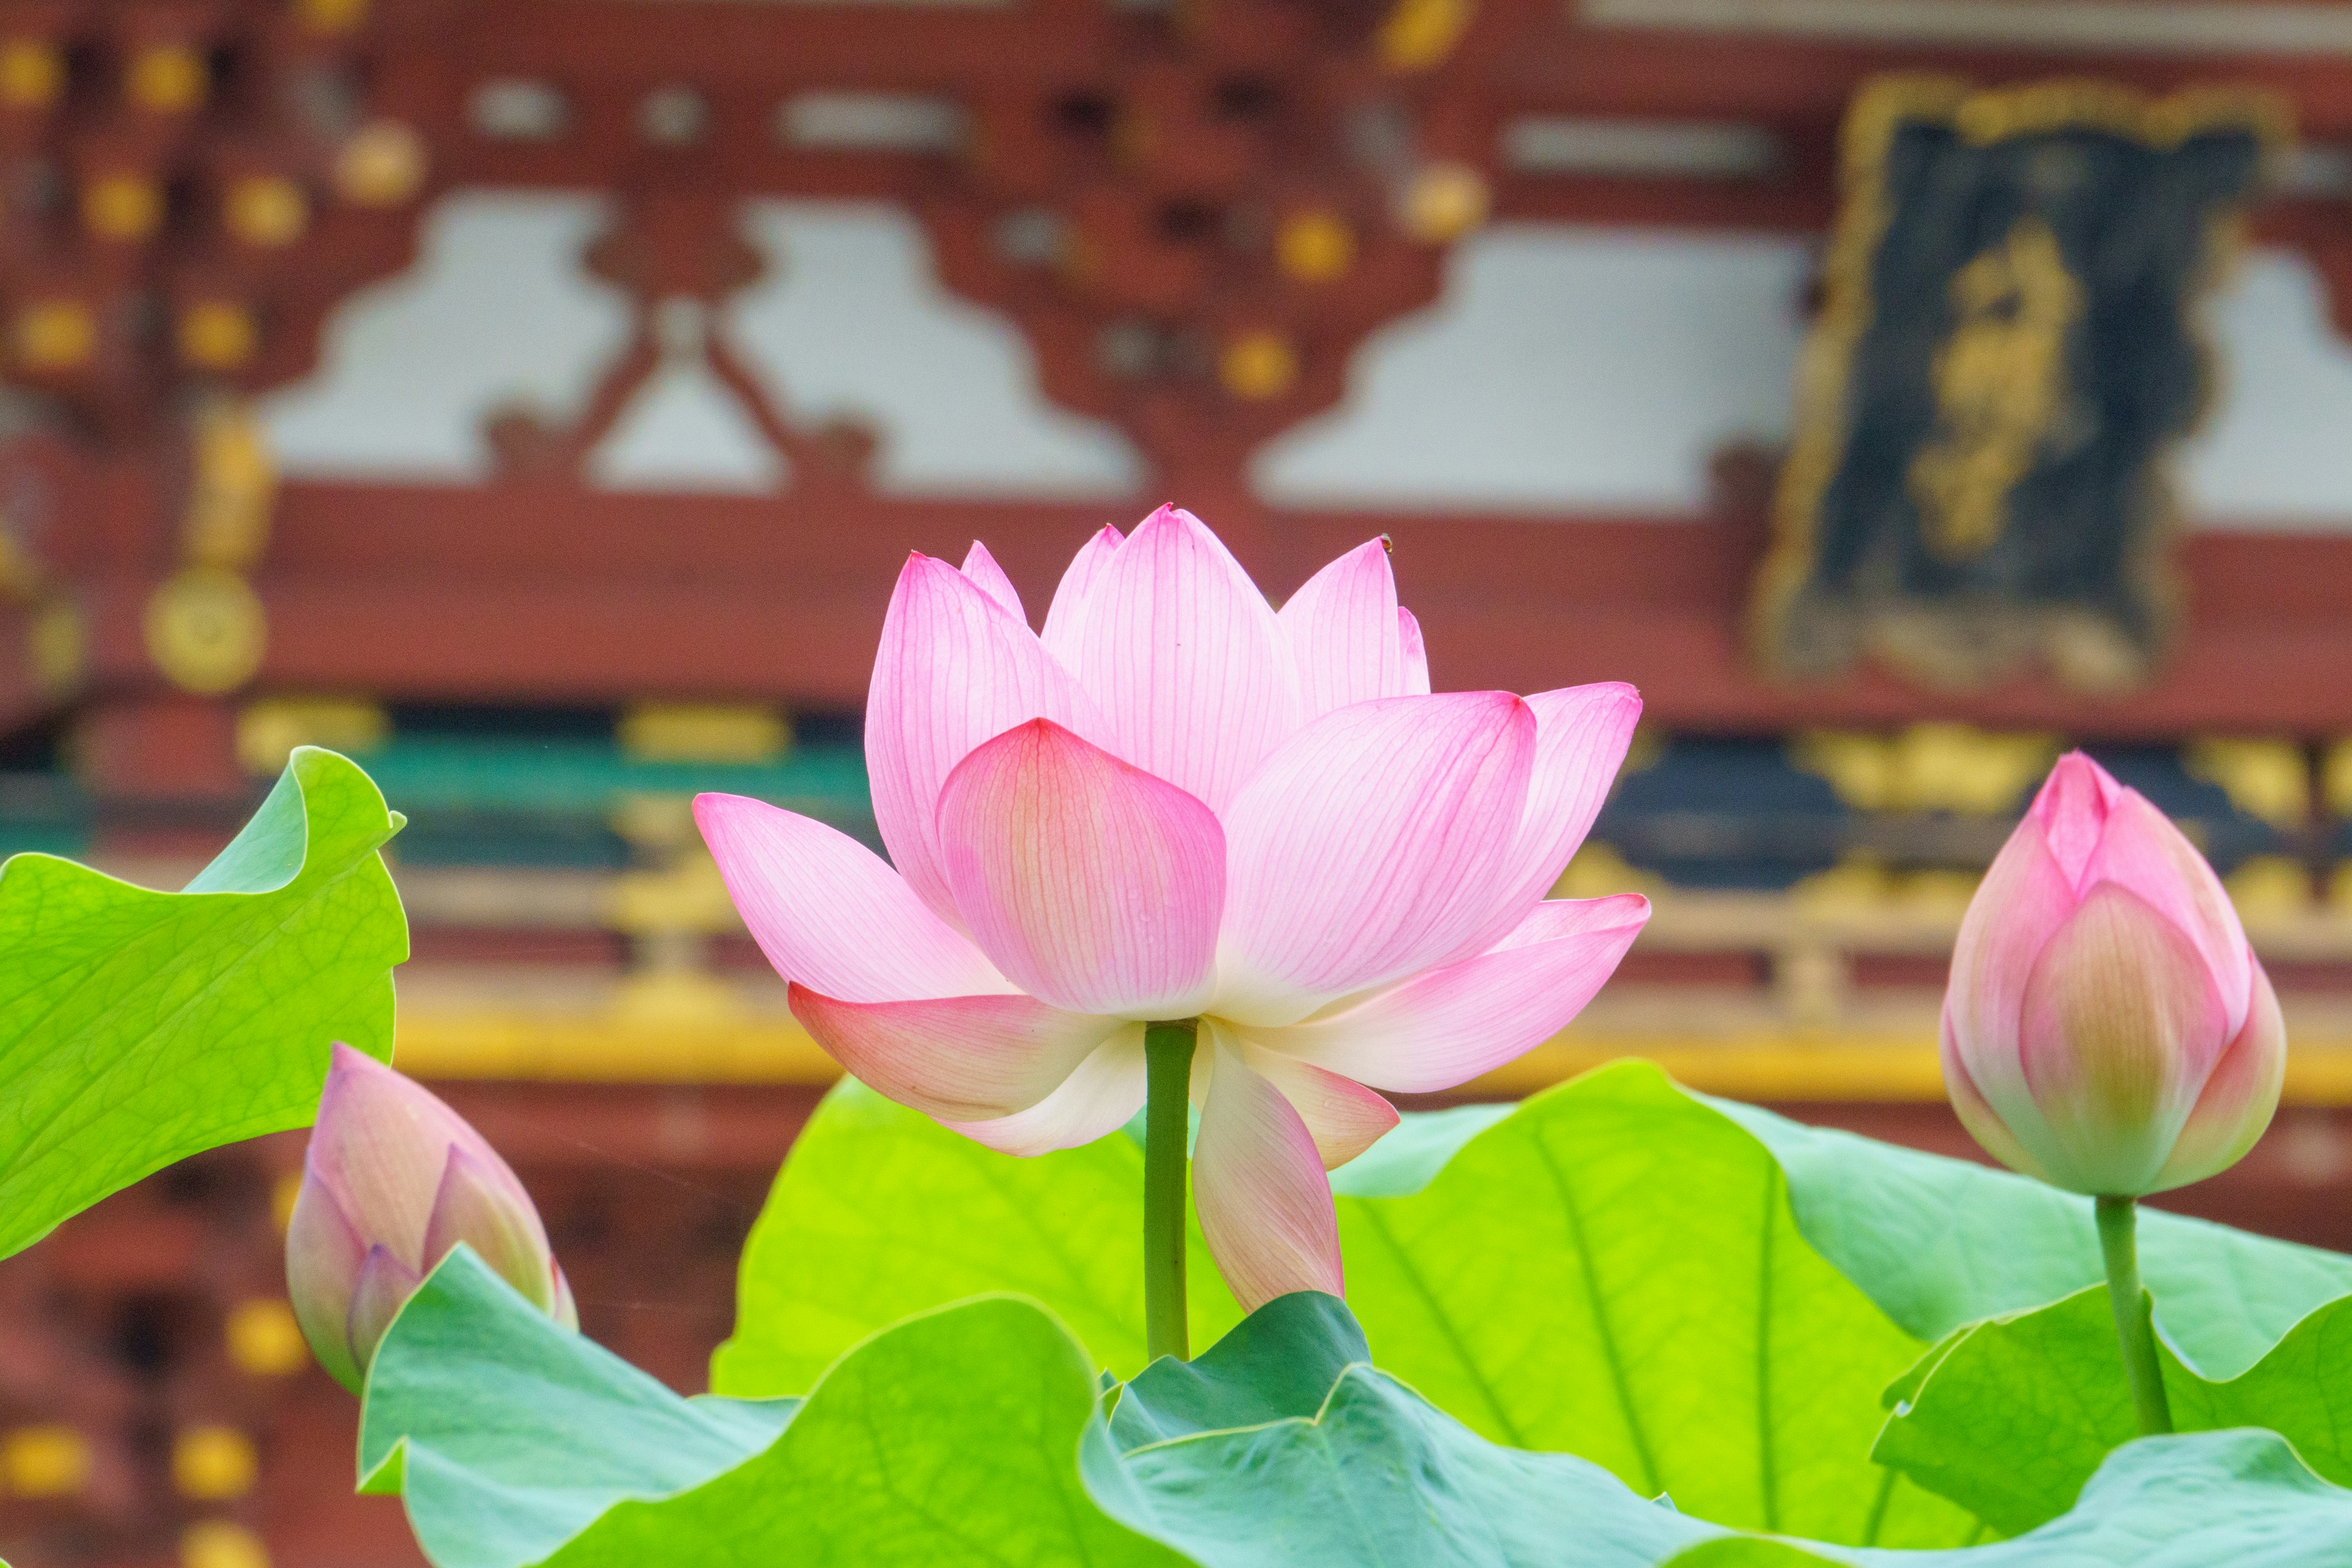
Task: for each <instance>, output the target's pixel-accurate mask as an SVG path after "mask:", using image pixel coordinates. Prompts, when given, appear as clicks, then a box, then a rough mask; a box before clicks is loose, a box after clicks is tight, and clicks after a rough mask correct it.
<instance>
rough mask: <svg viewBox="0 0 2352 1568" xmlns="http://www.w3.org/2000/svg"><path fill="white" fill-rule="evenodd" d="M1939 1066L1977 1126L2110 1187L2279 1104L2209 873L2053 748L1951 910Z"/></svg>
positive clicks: (2145, 810)
mask: <svg viewBox="0 0 2352 1568" xmlns="http://www.w3.org/2000/svg"><path fill="white" fill-rule="evenodd" d="M1942 1046H1943V1049H1942V1055H1943V1064H1944V1084H1945V1087H1946V1089H1947V1090H1948V1092H1949V1093H1950V1095H1951V1098H1952V1105H1953V1108H1954V1109H1955V1110H1958V1112H1959V1117H1960V1121H1962V1122H1963V1123H1964V1124H1965V1125H1966V1126H1967V1127H1968V1130H1969V1132H1970V1133H1972V1134H1973V1135H1974V1136H1975V1138H1976V1140H1977V1142H1979V1143H1981V1144H1983V1145H1984V1147H1985V1149H1986V1151H1987V1152H1990V1153H1991V1154H1992V1155H1993V1156H1994V1157H1995V1158H1997V1159H1999V1160H2000V1162H2001V1163H2004V1164H2006V1165H2008V1166H2010V1167H2011V1168H2012V1169H2014V1170H2018V1171H2022V1172H2024V1173H2026V1174H2028V1175H2031V1176H2036V1177H2039V1178H2040V1179H2041V1180H2042V1181H2045V1182H2048V1183H2050V1184H2053V1185H2055V1186H2060V1187H2064V1188H2068V1189H2070V1190H2072V1191H2074V1192H2078V1193H2089V1194H2095V1195H2101V1196H2110V1197H2137V1196H2140V1195H2142V1194H2147V1193H2158V1192H2163V1191H2165V1190H2166V1189H2168V1188H2171V1187H2178V1186H2182V1185H2185V1184H2188V1183H2189V1182H2195V1181H2201V1180H2203V1179H2204V1178H2205V1177H2207V1176H2210V1175H2212V1174H2213V1173H2216V1172H2218V1171H2221V1170H2225V1169H2227V1168H2228V1167H2229V1166H2231V1165H2232V1164H2234V1163H2237V1161H2238V1159H2239V1157H2240V1156H2242V1155H2243V1154H2244V1153H2245V1152H2246V1151H2247V1150H2248V1149H2250V1148H2252V1147H2253V1143H2254V1140H2255V1139H2257V1138H2259V1137H2261V1136H2262V1133H2263V1128H2265V1127H2267V1126H2268V1125H2269V1124H2270V1119H2271V1113H2272V1112H2273V1110H2276V1109H2277V1107H2278V1099H2279V1085H2280V1081H2281V1079H2283V1078H2284V1074H2285V1069H2286V1029H2285V1026H2284V1023H2283V1022H2282V1020H2281V1018H2280V1016H2279V1006H2278V996H2277V994H2275V993H2274V992H2273V990H2272V989H2271V983H2270V979H2269V977H2268V976H2267V975H2265V974H2264V973H2263V966H2262V964H2261V963H2259V962H2257V961H2256V959H2255V957H2254V954H2253V950H2252V948H2251V947H2249V946H2248V945H2247V943H2246V933H2245V929H2244V928H2243V927H2242V926H2241V925H2240V924H2239V922H2238V914H2237V911H2236V910H2234V909H2232V908H2231V905H2230V897H2229V895H2228V894H2227V893H2226V892H2224V891H2223V890H2222V888H2221V879H2219V878H2217V877H2215V876H2214V874H2213V868H2211V867H2210V866H2209V865H2207V864H2206V863H2205V858H2204V857H2203V856H2201V855H2200V854H2198V852H2197V850H2196V848H2195V847H2193V846H2191V845H2190V844H2189V840H2188V839H2187V838H2185V837H2181V834H2180V830H2179V828H2177V827H2175V826H2173V825H2172V824H2171V823H2170V822H2169V821H2168V820H2166V818H2165V816H2164V814H2163V813H2162V812H2160V811H2158V810H2157V809H2156V807H2155V806H2153V805H2149V804H2148V802H2147V798H2146V797H2145V796H2143V795H2140V794H2139V793H2138V792H2137V791H2136V790H2131V789H2126V788H2125V787H2124V786H2123V785H2122V784H2117V783H2116V781H2115V779H2114V778H2113V777H2111V776H2110V775H2109V774H2108V773H2106V771H2105V769H2103V768H2101V767H2100V766H2099V765H2098V763H2095V762H2093V761H2091V759H2090V758H2088V757H2086V756H2084V755H2083V754H2082V753H2081V752H2074V753H2072V754H2070V755H2068V756H2065V757H2063V758H2061V759H2060V761H2059V763H2058V765H2057V767H2056V768H2055V769H2053V771H2052V773H2051V774H2050V778H2049V781H2048V782H2047V783H2046V784H2043V785H2042V792H2041V794H2040V795H2036V796H2035V797H2034V801H2033V805H2032V809H2031V810H2029V811H2028V812H2027V813H2026V815H2025V820H2024V821H2023V822H2021V823H2020V824H2019V825H2018V827H2017V831H2016V832H2015V833H2013V834H2011V836H2010V839H2009V842H2008V844H2007V845H2005V846H2004V847H2002V849H2001V852H2000V856H1999V857H1998V858H1996V859H1995V860H1994V861H1993V863H1992V868H1991V869H1990V870H1989V871H1988V872H1986V874H1985V879H1984V883H1983V885H1982V886H1981V887H1979V889H1977V894H1976V898H1975V899H1974V900H1972V901H1971V902H1970V903H1969V910H1968V914H1967V916H1966V917H1965V918H1964V919H1963V920H1962V921H1961V922H1960V933H1959V940H1958V944H1957V945H1956V947H1955V949H1954V952H1953V954H1952V979H1951V986H1950V989H1949V990H1948V992H1947V993H1946V994H1945V998H1944V1021H1943V1041H1942Z"/></svg>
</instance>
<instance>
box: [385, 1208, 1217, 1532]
mask: <svg viewBox="0 0 2352 1568" xmlns="http://www.w3.org/2000/svg"><path fill="white" fill-rule="evenodd" d="M1104 1431H1105V1428H1104V1426H1103V1424H1102V1420H1101V1416H1100V1414H1099V1411H1098V1408H1097V1397H1096V1391H1095V1380H1094V1375H1093V1371H1092V1367H1091V1363H1090V1358H1089V1357H1088V1356H1087V1354H1086V1352H1084V1351H1083V1350H1081V1349H1080V1348H1079V1346H1078V1344H1077V1342H1076V1341H1074V1340H1072V1339H1071V1338H1070V1336H1069V1332H1068V1331H1067V1330H1066V1329H1064V1328H1062V1327H1061V1325H1060V1324H1058V1323H1056V1322H1055V1321H1054V1320H1053V1319H1052V1318H1050V1317H1048V1316H1047V1315H1046V1314H1045V1312H1043V1311H1041V1310H1038V1309H1037V1308H1036V1307H1035V1306H1034V1305H1032V1304H1030V1303H1027V1302H1024V1301H1019V1300H1013V1299H1012V1298H1008V1297H988V1298H982V1299H981V1300H974V1301H970V1302H966V1303H964V1304H963V1305H961V1306H958V1307H955V1308H951V1309H949V1310H942V1311H938V1312H931V1313H926V1314H923V1315H920V1316H918V1317H915V1318H912V1319H909V1320H908V1321H906V1322H903V1323H900V1324H898V1325H897V1326H895V1327H893V1328H891V1329H889V1330H887V1331H884V1332H882V1333H880V1334H877V1335H875V1336H874V1337H873V1338H872V1339H870V1340H867V1341H866V1342H864V1343H862V1344H860V1345H858V1346H857V1347H856V1348H855V1349H854V1350H853V1351H851V1352H850V1353H848V1354H847V1355H845V1356H844V1357H843V1358H842V1359H841V1360H840V1362H839V1363H837V1364H836V1365H835V1366H834V1367H832V1368H831V1369H830V1370H829V1371H827V1372H826V1373H824V1375H823V1376H822V1377H820V1378H819V1379H818V1380H817V1384H816V1386H815V1387H814V1389H813V1390H812V1391H811V1393H810V1394H809V1396H808V1398H807V1400H806V1401H805V1402H802V1401H793V1400H786V1401H774V1402H767V1403H752V1402H744V1401H735V1400H724V1399H684V1398H681V1397H679V1396H678V1395H677V1394H672V1393H671V1392H669V1390H667V1389H666V1388H664V1387H663V1386H662V1385H661V1384H658V1383H656V1382H655V1381H654V1380H653V1379H652V1378H650V1377H647V1376H646V1375H645V1374H644V1373H639V1372H637V1371H635V1369H634V1368H632V1367H630V1366H629V1365H627V1363H624V1362H622V1361H621V1360H620V1359H619V1358H617V1357H615V1356H614V1355H613V1354H611V1353H610V1352H607V1351H604V1350H603V1349H600V1348H599V1347H598V1346H597V1345H595V1344H594V1343H593V1342H590V1341H588V1340H586V1339H584V1338H583V1337H581V1336H580V1335H578V1334H574V1333H571V1332H568V1331H565V1330H563V1329H562V1328H560V1327H558V1326H557V1325H556V1324H555V1323H554V1322H553V1321H551V1320H550V1319H549V1318H548V1316H547V1315H546V1314H545V1313H544V1312H541V1311H539V1310H537V1309H535V1308H533V1307H532V1306H531V1305H530V1303H529V1302H527V1301H525V1300H523V1299H522V1297H520V1295H518V1294H517V1293H516V1292H515V1290H514V1289H513V1288H512V1287H510V1286H509V1285H508V1284H507V1283H506V1282H505V1281H504V1280H502V1279H499V1278H498V1277H497V1276H496V1275H494V1274H492V1273H491V1272H490V1271H489V1269H488V1268H486V1267H485V1266H484V1265H483V1264H482V1263H481V1261H480V1260H479V1259H478V1258H475V1257H474V1255H473V1253H472V1252H471V1251H470V1250H468V1249H467V1248H463V1247H460V1248H458V1249H457V1251H454V1252H452V1253H451V1254H450V1255H449V1257H448V1258H446V1260H445V1261H444V1262H443V1263H442V1264H441V1266H440V1267H439V1268H436V1270H435V1271H434V1273H433V1274H432V1276H431V1277H430V1278H429V1279H426V1281H425V1284H424V1286H423V1287H422V1288H421V1289H419V1290H418V1291H417V1293H416V1294H415V1296H414V1297H412V1298H410V1300H409V1301H408V1303H407V1305H406V1306H404V1308H402V1310H401V1312H400V1315H399V1317H397V1318H396V1319H394V1322H393V1325H392V1328H391V1329H390V1330H389V1331H387V1332H386V1334H385V1335H384V1339H383V1343H382V1345H380V1346H379V1347H378V1349H377V1351H376V1358H375V1362H374V1364H373V1367H372V1368H371V1369H370V1371H369V1374H368V1387H367V1404H366V1407H365V1409H364V1411H363V1412H362V1422H361V1431H360V1453H361V1462H362V1468H363V1470H364V1471H365V1482H364V1485H365V1487H366V1489H370V1490H374V1491H397V1492H398V1493H400V1495H401V1497H402V1499H403V1501H404V1505H405V1507H406V1509H407V1510H408V1517H409V1522H410V1525H411V1527H412V1528H413V1529H414V1530H415V1532H416V1538H417V1541H418V1543H419V1544H420V1545H421V1546H423V1547H424V1549H425V1555H426V1556H427V1557H428V1558H429V1559H430V1560H431V1561H432V1562H433V1563H435V1564H436V1568H522V1565H524V1564H527V1563H530V1564H538V1563H544V1564H547V1565H548V1568H646V1564H649V1563H693V1564H695V1565H696V1568H739V1565H740V1568H751V1565H754V1564H756V1565H758V1568H772V1565H773V1564H775V1563H795V1564H804V1565H808V1568H823V1565H827V1564H840V1565H842V1568H850V1565H852V1564H855V1565H857V1568H865V1565H866V1564H877V1565H885V1564H893V1563H906V1564H909V1565H913V1564H925V1565H929V1564H935V1563H1024V1564H1038V1565H1041V1568H1042V1565H1045V1564H1062V1563H1067V1564H1072V1565H1078V1564H1094V1565H1097V1568H1171V1565H1174V1564H1178V1563H1181V1562H1182V1561H1183V1560H1182V1559H1181V1557H1179V1556H1177V1555H1176V1554H1175V1553H1173V1552H1170V1551H1168V1550H1167V1549H1166V1548H1165V1547H1162V1546H1160V1545H1157V1544H1155V1543H1153V1542H1150V1541H1146V1540H1144V1539H1142V1538H1140V1537H1139V1536H1137V1535H1135V1534H1133V1533H1132V1532H1130V1531H1128V1530H1127V1529H1126V1528H1124V1527H1123V1526H1121V1525H1119V1524H1118V1523H1117V1522H1116V1521H1114V1520H1112V1519H1111V1517H1110V1516H1109V1515H1108V1514H1107V1513H1105V1512H1104V1511H1103V1510H1102V1509H1101V1508H1099V1507H1098V1506H1097V1504H1096V1503H1095V1501H1094V1500H1093V1499H1092V1498H1091V1497H1090V1496H1089V1494H1088V1492H1087V1487H1086V1483H1085V1481H1084V1479H1083V1478H1082V1477H1081V1475H1080V1472H1079V1466H1078V1450H1079V1445H1080V1442H1081V1440H1082V1439H1084V1438H1086V1437H1087V1436H1089V1435H1090V1434H1091V1435H1092V1436H1093V1437H1094V1440H1095V1441H1097V1442H1103V1441H1106V1440H1107V1439H1106V1438H1105V1437H1104V1436H1103V1434H1104Z"/></svg>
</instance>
